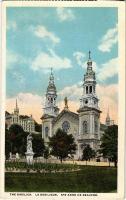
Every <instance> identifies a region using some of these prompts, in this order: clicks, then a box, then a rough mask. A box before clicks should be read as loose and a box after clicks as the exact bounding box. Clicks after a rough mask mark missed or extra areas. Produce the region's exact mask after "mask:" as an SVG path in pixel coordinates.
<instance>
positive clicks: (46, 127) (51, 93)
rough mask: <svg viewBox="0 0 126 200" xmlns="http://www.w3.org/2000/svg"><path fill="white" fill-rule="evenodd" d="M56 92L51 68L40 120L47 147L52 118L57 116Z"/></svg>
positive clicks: (50, 134)
mask: <svg viewBox="0 0 126 200" xmlns="http://www.w3.org/2000/svg"><path fill="white" fill-rule="evenodd" d="M56 99H57V91H56V86H55V83H54V75H53V71H52V68H51V73H50V77H49V84H48V87H47V91H46V101H45V107H44V108H43V115H42V117H41V120H42V138H43V139H44V142H45V145H48V142H49V137H52V134H53V131H52V123H53V120H54V118H55V117H56V116H57V115H58V114H59V108H58V107H57V105H56Z"/></svg>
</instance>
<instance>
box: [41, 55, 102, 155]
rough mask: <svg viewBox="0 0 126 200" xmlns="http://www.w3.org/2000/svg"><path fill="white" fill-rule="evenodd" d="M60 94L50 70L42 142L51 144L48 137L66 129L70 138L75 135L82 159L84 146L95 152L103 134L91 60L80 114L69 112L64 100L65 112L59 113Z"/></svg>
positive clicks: (42, 118)
mask: <svg viewBox="0 0 126 200" xmlns="http://www.w3.org/2000/svg"><path fill="white" fill-rule="evenodd" d="M56 101H57V90H56V86H55V83H54V75H53V72H52V70H51V74H50V78H49V84H48V87H47V91H46V101H45V106H44V108H43V111H44V114H43V115H42V117H41V120H42V138H43V139H44V141H45V144H48V141H49V137H52V136H53V135H54V134H55V133H56V131H57V129H58V128H61V129H63V130H64V131H65V132H66V133H67V134H72V135H73V136H74V138H75V142H76V144H77V151H76V155H75V159H79V158H81V156H82V151H83V148H84V146H85V145H87V144H89V145H90V146H91V147H92V148H93V149H94V150H98V149H99V146H100V138H101V135H102V134H103V133H104V128H105V127H106V126H104V128H102V127H103V126H101V125H100V113H101V110H100V108H99V99H98V97H97V94H96V76H95V72H94V71H93V68H92V60H91V58H90V52H89V59H88V61H87V70H86V74H84V79H83V93H82V96H81V97H80V107H79V108H78V110H77V113H74V112H72V111H70V109H69V106H68V100H67V97H65V100H64V101H65V106H64V109H63V110H62V111H61V112H59V108H58V107H57V102H56Z"/></svg>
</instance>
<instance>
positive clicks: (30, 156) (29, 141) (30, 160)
mask: <svg viewBox="0 0 126 200" xmlns="http://www.w3.org/2000/svg"><path fill="white" fill-rule="evenodd" d="M32 140H33V138H32V134H31V133H30V134H29V135H28V136H27V152H26V153H25V155H26V160H27V163H28V164H32V163H33V155H34V152H33V149H32Z"/></svg>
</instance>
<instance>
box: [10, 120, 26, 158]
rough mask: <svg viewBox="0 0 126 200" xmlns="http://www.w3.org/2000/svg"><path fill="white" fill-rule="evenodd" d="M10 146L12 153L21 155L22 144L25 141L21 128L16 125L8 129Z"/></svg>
mask: <svg viewBox="0 0 126 200" xmlns="http://www.w3.org/2000/svg"><path fill="white" fill-rule="evenodd" d="M8 134H9V137H10V145H11V152H12V153H14V154H15V153H16V152H18V153H20V154H21V153H22V144H23V142H24V140H26V134H25V132H24V130H23V128H22V127H21V126H20V125H18V124H13V125H12V126H11V127H10V129H9V132H8Z"/></svg>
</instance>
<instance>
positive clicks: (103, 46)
mask: <svg viewBox="0 0 126 200" xmlns="http://www.w3.org/2000/svg"><path fill="white" fill-rule="evenodd" d="M117 41H118V28H117V25H116V27H114V28H111V29H109V30H108V31H107V32H106V34H105V35H104V36H103V37H102V38H101V40H100V44H99V46H98V49H99V50H100V51H102V52H110V51H111V48H112V47H113V45H114V44H116V43H117Z"/></svg>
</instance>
